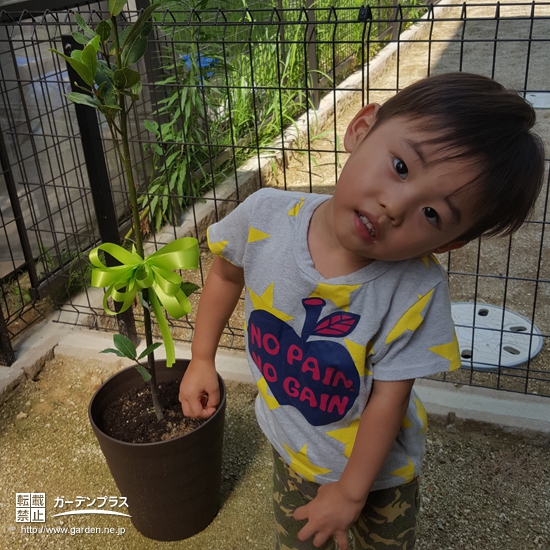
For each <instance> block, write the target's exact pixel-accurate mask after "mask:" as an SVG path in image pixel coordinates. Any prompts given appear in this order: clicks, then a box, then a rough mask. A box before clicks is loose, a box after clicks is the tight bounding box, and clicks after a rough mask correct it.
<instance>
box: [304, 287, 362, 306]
mask: <svg viewBox="0 0 550 550" xmlns="http://www.w3.org/2000/svg"><path fill="white" fill-rule="evenodd" d="M360 286H361V285H327V284H326V283H319V284H318V285H317V288H316V289H315V290H314V291H313V292H312V293H311V294H310V295H309V297H310V298H322V299H323V300H330V301H331V302H333V303H334V305H335V306H336V307H338V308H339V309H343V310H344V311H347V310H348V307H349V301H350V294H351V293H352V292H353V291H354V290H357V289H358V288H360Z"/></svg>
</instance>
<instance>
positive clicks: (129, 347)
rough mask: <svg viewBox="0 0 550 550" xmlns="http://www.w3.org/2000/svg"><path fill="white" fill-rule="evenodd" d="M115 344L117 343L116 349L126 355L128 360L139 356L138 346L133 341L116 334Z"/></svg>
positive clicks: (114, 337)
mask: <svg viewBox="0 0 550 550" xmlns="http://www.w3.org/2000/svg"><path fill="white" fill-rule="evenodd" d="M113 342H114V343H115V348H116V349H118V350H119V351H120V352H122V353H123V354H124V356H125V357H128V359H135V358H136V355H137V351H136V346H134V343H133V342H132V340H130V339H128V338H126V336H122V334H115V335H114V336H113Z"/></svg>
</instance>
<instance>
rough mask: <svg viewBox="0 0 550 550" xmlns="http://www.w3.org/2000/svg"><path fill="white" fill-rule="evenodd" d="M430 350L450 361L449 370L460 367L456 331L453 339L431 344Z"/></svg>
mask: <svg viewBox="0 0 550 550" xmlns="http://www.w3.org/2000/svg"><path fill="white" fill-rule="evenodd" d="M430 351H431V352H433V353H435V354H437V355H440V356H441V357H444V358H445V359H447V360H448V361H449V363H450V365H449V371H453V370H456V369H459V368H460V365H461V364H462V361H461V360H460V349H459V347H458V338H457V337H456V333H455V334H454V336H453V341H452V342H449V343H447V344H441V345H440V346H433V347H432V348H430Z"/></svg>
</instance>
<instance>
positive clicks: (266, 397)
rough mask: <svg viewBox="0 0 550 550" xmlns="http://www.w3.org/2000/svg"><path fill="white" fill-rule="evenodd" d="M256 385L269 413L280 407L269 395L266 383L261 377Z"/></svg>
mask: <svg viewBox="0 0 550 550" xmlns="http://www.w3.org/2000/svg"><path fill="white" fill-rule="evenodd" d="M256 385H257V386H258V390H259V392H260V394H261V396H262V397H263V398H264V401H265V402H266V405H267V406H268V408H269V410H270V411H272V410H273V409H277V408H279V407H280V405H279V402H278V401H277V400H276V399H275V398H274V397H273V396H272V395H269V392H268V389H267V381H266V379H265V378H264V377H263V376H262V377H261V378H260V379H259V380H258V382H256Z"/></svg>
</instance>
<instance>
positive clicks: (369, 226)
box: [357, 212, 374, 237]
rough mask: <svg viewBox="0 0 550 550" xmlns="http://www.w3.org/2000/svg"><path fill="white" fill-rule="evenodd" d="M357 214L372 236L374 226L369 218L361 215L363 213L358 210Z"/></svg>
mask: <svg viewBox="0 0 550 550" xmlns="http://www.w3.org/2000/svg"><path fill="white" fill-rule="evenodd" d="M357 215H358V216H359V219H360V220H361V223H362V224H363V225H364V226H365V227H366V228H367V231H368V232H369V233H370V234H371V236H372V237H374V227H373V225H372V223H371V222H370V220H369V219H368V218H367V217H366V216H363V214H360V213H359V212H357Z"/></svg>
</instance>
